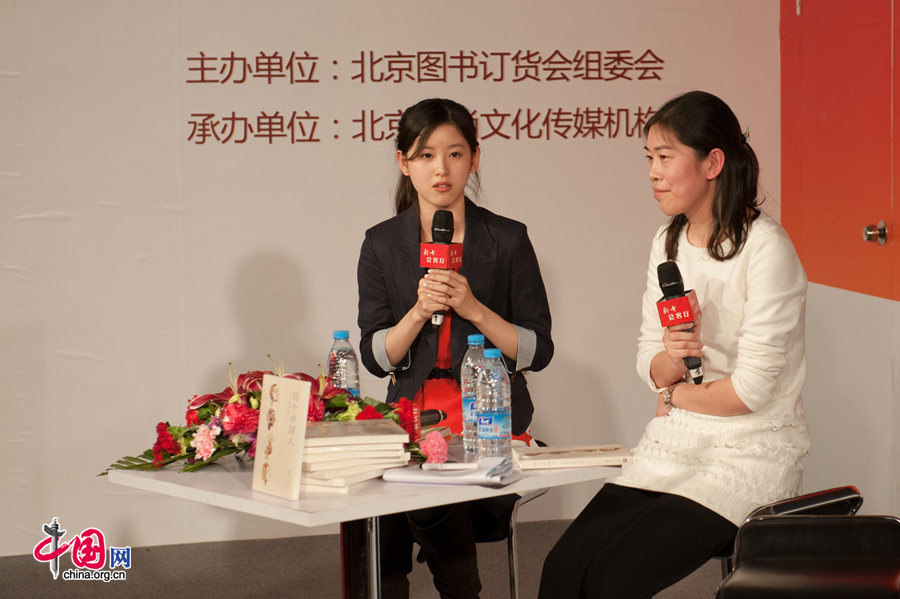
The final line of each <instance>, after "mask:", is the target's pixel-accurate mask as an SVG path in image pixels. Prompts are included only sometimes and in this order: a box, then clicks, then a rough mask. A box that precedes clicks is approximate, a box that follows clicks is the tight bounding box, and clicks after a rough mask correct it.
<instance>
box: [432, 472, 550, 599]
mask: <svg viewBox="0 0 900 599" xmlns="http://www.w3.org/2000/svg"><path fill="white" fill-rule="evenodd" d="M547 490H548V489H537V490H535V491H530V492H528V493H524V494H522V495H519V494H511V495H504V496H502V497H498V498H497V500H498V501H497V502H495V507H496V508H499V510H501V511H499V512H488V511H479V510H478V507H479V505H478V503H477V502H476V503H475V504H473V505H470V509H469V515H470V517H471V518H472V528H473V530H474V532H475V542H476V543H495V542H498V541H502V540H504V539H506V549H507V559H508V563H509V597H510V599H519V547H518V536H517V530H518V529H517V523H518V517H519V508H520V507H522V506H523V505H525V504H526V503H528V502H530V501H533V500H535V499H537V498H538V497H540V496H541V495H543V494H544V493H546V492H547ZM416 561H417V562H419V563H420V564H421V563H424V562H425V556H424V554H423V552H422V550H421V549H420V550H419V552H418V554H417V555H416Z"/></svg>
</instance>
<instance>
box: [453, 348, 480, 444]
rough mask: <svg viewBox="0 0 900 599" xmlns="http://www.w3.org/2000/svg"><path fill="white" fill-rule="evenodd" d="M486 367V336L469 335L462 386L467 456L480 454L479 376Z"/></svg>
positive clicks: (463, 427) (464, 436)
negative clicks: (484, 366) (483, 367)
mask: <svg viewBox="0 0 900 599" xmlns="http://www.w3.org/2000/svg"><path fill="white" fill-rule="evenodd" d="M483 365H484V335H469V349H468V350H466V355H465V356H463V361H462V372H461V373H460V377H459V378H460V386H461V387H462V423H463V425H462V432H463V447H464V448H465V450H466V456H467V457H470V456H475V455H477V454H478V417H477V411H478V410H477V399H478V391H477V387H478V375H479V374H481V368H482V366H483Z"/></svg>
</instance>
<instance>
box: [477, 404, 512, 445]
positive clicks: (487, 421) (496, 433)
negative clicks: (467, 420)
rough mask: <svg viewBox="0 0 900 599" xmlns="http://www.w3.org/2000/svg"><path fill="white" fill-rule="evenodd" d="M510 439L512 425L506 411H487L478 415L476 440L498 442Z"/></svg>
mask: <svg viewBox="0 0 900 599" xmlns="http://www.w3.org/2000/svg"><path fill="white" fill-rule="evenodd" d="M511 437H512V423H511V421H510V414H509V411H507V410H488V411H484V412H481V414H479V415H478V438H479V439H483V440H486V441H500V440H504V439H509V438H511Z"/></svg>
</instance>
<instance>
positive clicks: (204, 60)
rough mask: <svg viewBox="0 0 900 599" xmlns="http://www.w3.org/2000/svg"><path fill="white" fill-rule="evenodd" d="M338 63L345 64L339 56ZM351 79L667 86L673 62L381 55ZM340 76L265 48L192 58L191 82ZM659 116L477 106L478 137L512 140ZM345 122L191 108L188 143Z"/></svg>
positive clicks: (376, 130)
mask: <svg viewBox="0 0 900 599" xmlns="http://www.w3.org/2000/svg"><path fill="white" fill-rule="evenodd" d="M326 62H330V67H333V68H337V67H339V61H338V60H332V61H326ZM350 62H351V64H352V69H353V71H352V74H351V75H350V76H349V80H350V81H352V82H356V83H359V84H361V85H381V84H392V83H393V84H402V83H433V82H438V83H466V82H476V81H478V82H488V83H499V82H506V83H523V82H531V83H549V84H553V83H559V82H563V83H565V82H573V81H587V82H590V81H593V82H601V83H604V84H607V83H608V84H614V83H615V82H618V81H659V80H661V78H662V71H663V68H664V65H665V62H664V61H663V60H662V59H661V58H660V57H659V56H658V55H657V54H656V53H654V52H653V50H650V49H647V50H640V51H633V50H603V51H601V50H576V51H574V52H570V53H568V54H567V53H564V52H562V51H560V50H553V51H551V52H539V51H535V50H516V51H509V52H499V51H490V52H489V51H475V50H468V51H463V50H459V51H454V52H446V51H422V52H408V53H404V52H399V51H398V52H396V53H392V54H383V55H378V54H376V53H375V52H371V51H368V52H366V51H363V52H360V54H359V57H358V58H354V59H353V60H351V61H350ZM323 77H324V78H325V79H326V80H329V79H330V80H338V79H339V75H337V74H330V73H323V68H321V58H320V57H319V56H315V55H312V54H310V53H309V51H303V52H297V51H292V52H290V53H282V52H279V51H277V50H276V51H272V52H270V53H266V52H264V51H260V52H259V54H258V55H256V56H238V55H236V54H235V52H234V51H231V52H229V53H227V55H222V56H212V55H207V54H206V53H205V52H202V51H201V52H198V54H197V55H195V56H188V57H187V78H186V83H188V84H193V85H201V86H220V87H221V86H224V85H254V84H258V85H269V86H271V85H316V84H321V83H322V78H323ZM400 114H401V110H399V109H398V110H396V111H390V112H380V111H376V110H371V109H365V108H363V109H360V110H359V111H358V112H357V113H355V114H353V115H348V118H346V119H343V121H344V122H347V123H349V124H350V126H351V127H352V134H351V136H350V137H351V138H352V139H353V140H356V141H359V142H379V141H385V140H390V139H392V138H393V136H394V134H395V132H396V127H397V122H398V120H399V118H400ZM652 114H653V110H652V109H651V108H650V107H640V106H635V107H625V106H600V105H597V106H569V107H563V106H541V107H515V108H508V109H500V108H496V107H491V108H490V109H487V110H474V111H473V116H474V117H475V121H476V124H477V125H478V131H479V137H480V139H482V140H485V139H490V138H492V137H496V138H500V139H504V140H527V139H534V140H537V139H543V140H550V139H585V138H586V139H612V138H616V137H637V136H639V135H640V131H641V128H642V127H643V124H644V122H645V121H646V120H647V119H648V118H649V117H650V116H651V115H652ZM341 122H342V119H340V118H333V117H323V116H322V115H319V114H312V113H311V112H310V111H309V110H308V109H306V108H305V107H275V108H271V107H268V108H266V109H261V110H260V111H259V112H258V113H253V114H249V113H238V112H236V111H228V112H224V113H216V112H203V111H197V112H191V113H190V116H189V119H188V126H189V134H188V137H187V139H188V141H190V142H192V143H194V144H197V145H205V144H210V145H211V144H220V145H221V144H245V143H248V142H251V141H257V142H262V143H267V144H274V143H288V144H300V143H316V142H321V141H322V140H323V139H327V138H329V137H330V138H333V139H339V138H340V133H339V132H334V133H332V132H331V131H329V132H324V131H322V129H321V128H320V124H321V123H329V124H333V125H334V126H335V127H336V128H339V127H340V125H341Z"/></svg>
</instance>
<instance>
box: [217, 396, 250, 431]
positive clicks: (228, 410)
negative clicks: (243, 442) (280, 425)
mask: <svg viewBox="0 0 900 599" xmlns="http://www.w3.org/2000/svg"><path fill="white" fill-rule="evenodd" d="M258 425H259V410H254V409H253V408H251V407H250V406H248V405H247V404H243V403H230V404H228V405H226V406H225V411H224V412H223V414H222V428H223V429H224V430H225V432H226V433H228V434H229V435H233V434H247V433H255V432H256V428H257V426H258Z"/></svg>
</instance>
